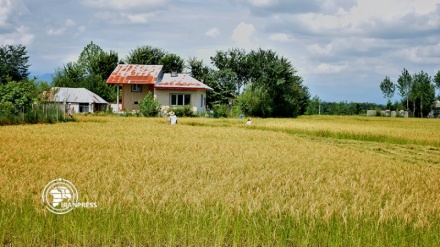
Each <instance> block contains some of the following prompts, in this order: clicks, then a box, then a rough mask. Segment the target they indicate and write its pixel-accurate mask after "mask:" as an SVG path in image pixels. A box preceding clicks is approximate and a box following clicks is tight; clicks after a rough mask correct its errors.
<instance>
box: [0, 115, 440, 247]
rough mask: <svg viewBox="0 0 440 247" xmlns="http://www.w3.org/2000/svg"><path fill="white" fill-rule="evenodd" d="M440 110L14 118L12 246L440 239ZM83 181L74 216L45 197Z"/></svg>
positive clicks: (414, 242)
mask: <svg viewBox="0 0 440 247" xmlns="http://www.w3.org/2000/svg"><path fill="white" fill-rule="evenodd" d="M439 130H440V121H439V120H437V119H403V118H376V117H371V118H368V117H335V116H311V117H306V116H304V117H300V118H297V119H253V124H252V125H251V126H248V125H246V124H245V120H239V119H208V118H180V119H179V124H178V125H174V126H171V125H168V124H167V119H164V118H135V117H117V116H100V117H98V116H91V115H89V116H77V121H76V122H69V123H60V124H52V125H50V124H41V125H21V126H2V127H0V155H1V160H0V245H4V246H55V245H56V246H158V245H159V246H440V134H439ZM56 178H64V179H67V180H69V181H71V182H72V183H73V184H74V185H75V186H76V188H77V190H78V192H79V201H81V202H96V204H97V207H96V208H75V209H74V210H73V211H72V212H69V213H67V214H64V215H56V214H53V213H51V212H49V211H48V210H47V209H46V207H45V204H44V203H43V202H42V191H43V189H44V187H45V186H46V184H47V183H48V182H49V181H51V180H54V179H56Z"/></svg>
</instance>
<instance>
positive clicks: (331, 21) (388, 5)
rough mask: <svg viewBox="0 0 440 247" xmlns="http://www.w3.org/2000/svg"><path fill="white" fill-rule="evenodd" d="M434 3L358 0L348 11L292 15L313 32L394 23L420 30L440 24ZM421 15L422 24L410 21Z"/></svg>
mask: <svg viewBox="0 0 440 247" xmlns="http://www.w3.org/2000/svg"><path fill="white" fill-rule="evenodd" d="M378 6H380V7H378ZM438 6H440V1H438V0H433V1H419V0H387V1H381V0H358V1H357V5H356V6H354V7H352V8H350V9H348V10H345V9H342V8H339V9H338V11H337V12H334V13H331V14H326V13H324V12H318V13H304V14H300V15H298V16H296V20H298V21H300V23H301V26H303V27H306V28H307V29H308V30H310V31H312V32H314V33H325V32H326V31H338V32H339V33H340V34H344V33H345V34H348V33H349V34H359V33H365V32H368V31H378V30H381V29H394V28H395V27H396V26H398V25H400V26H406V27H407V26H412V27H413V28H415V29H417V30H424V29H427V28H431V29H432V28H438V27H440V19H439V16H438V13H436V10H437V8H438ZM422 15H423V18H424V19H423V23H421V24H418V23H413V22H412V21H413V20H414V19H415V18H418V17H421V16H422ZM411 16H412V18H411Z"/></svg>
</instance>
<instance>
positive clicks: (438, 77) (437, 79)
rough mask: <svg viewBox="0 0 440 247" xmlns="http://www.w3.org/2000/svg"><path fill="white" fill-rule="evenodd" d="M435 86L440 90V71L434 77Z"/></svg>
mask: <svg viewBox="0 0 440 247" xmlns="http://www.w3.org/2000/svg"><path fill="white" fill-rule="evenodd" d="M434 83H435V86H436V87H437V88H438V89H439V90H440V70H439V71H437V74H435V76H434ZM438 99H440V94H439V95H438Z"/></svg>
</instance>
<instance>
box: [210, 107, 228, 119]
mask: <svg viewBox="0 0 440 247" xmlns="http://www.w3.org/2000/svg"><path fill="white" fill-rule="evenodd" d="M213 111H214V115H213V117H215V118H223V117H229V105H226V104H223V105H215V106H214V107H213Z"/></svg>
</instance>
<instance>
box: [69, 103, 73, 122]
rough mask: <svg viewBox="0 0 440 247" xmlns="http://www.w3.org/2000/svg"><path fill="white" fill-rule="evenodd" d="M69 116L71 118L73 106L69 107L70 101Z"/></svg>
mask: <svg viewBox="0 0 440 247" xmlns="http://www.w3.org/2000/svg"><path fill="white" fill-rule="evenodd" d="M69 117H71V118H73V106H72V107H70V103H69Z"/></svg>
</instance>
